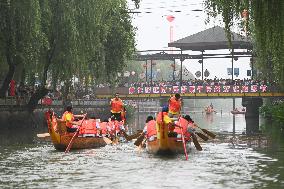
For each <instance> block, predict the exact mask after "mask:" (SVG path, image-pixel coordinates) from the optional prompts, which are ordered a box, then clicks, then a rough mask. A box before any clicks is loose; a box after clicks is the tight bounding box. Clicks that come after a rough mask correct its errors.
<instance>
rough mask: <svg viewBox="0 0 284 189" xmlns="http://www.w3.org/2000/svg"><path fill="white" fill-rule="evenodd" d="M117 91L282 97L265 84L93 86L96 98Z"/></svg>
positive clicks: (122, 94) (150, 94) (123, 93)
mask: <svg viewBox="0 0 284 189" xmlns="http://www.w3.org/2000/svg"><path fill="white" fill-rule="evenodd" d="M114 93H119V95H120V97H121V98H123V99H140V98H168V97H169V96H170V95H172V94H174V93H180V94H181V96H182V98H184V99H193V98H196V99H208V98H243V97H249V98H271V97H284V92H281V91H277V90H276V89H275V88H274V87H269V86H266V85H260V86H258V85H242V86H241V85H223V86H211V85H202V86H192V85H191V86H166V87H117V88H114V89H112V88H109V87H103V88H95V91H94V96H95V98H97V99H106V98H112V97H113V96H114Z"/></svg>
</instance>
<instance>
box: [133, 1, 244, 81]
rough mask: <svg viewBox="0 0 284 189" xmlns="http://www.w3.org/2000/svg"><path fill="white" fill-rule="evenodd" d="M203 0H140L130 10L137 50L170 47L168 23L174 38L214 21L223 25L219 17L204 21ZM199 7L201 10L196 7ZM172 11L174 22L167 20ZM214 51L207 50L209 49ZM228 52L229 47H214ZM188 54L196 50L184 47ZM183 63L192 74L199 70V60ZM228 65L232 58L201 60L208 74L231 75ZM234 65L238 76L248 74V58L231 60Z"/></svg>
mask: <svg viewBox="0 0 284 189" xmlns="http://www.w3.org/2000/svg"><path fill="white" fill-rule="evenodd" d="M202 2H203V0H141V3H140V8H139V9H138V10H137V9H136V10H135V11H140V12H141V13H138V14H133V24H134V26H135V27H137V31H136V43H137V49H138V50H156V49H169V48H168V47H167V45H168V43H169V42H170V25H171V24H172V26H173V41H175V40H178V39H181V38H184V37H187V36H189V35H192V34H195V33H197V32H200V31H203V30H205V29H208V28H211V27H213V26H214V25H219V26H223V23H222V22H221V21H220V20H215V19H211V21H210V23H209V24H205V20H206V19H207V15H206V13H205V12H204V8H203V4H202ZM129 5H130V8H134V5H133V3H131V2H130V3H129ZM198 10H201V11H198ZM168 15H173V16H174V17H175V19H174V21H173V22H171V23H170V22H169V21H168V20H167V19H166V17H167V16H168ZM212 52H214V51H211V52H210V51H208V53H212ZM217 52H222V53H224V52H228V51H215V52H214V53H217ZM186 53H188V54H196V52H192V51H186ZM184 65H185V66H186V67H187V69H188V70H189V71H191V72H192V73H193V74H194V73H195V72H196V71H201V64H199V63H198V60H186V61H184ZM229 67H231V59H209V60H208V59H207V60H205V61H204V70H205V69H208V70H209V72H210V76H209V78H214V77H215V76H217V77H218V78H231V76H228V75H227V68H229ZM234 67H236V68H237V67H238V68H239V69H240V75H239V76H238V78H240V79H242V78H247V76H246V74H247V70H249V69H250V66H249V59H248V58H241V59H239V60H238V61H235V62H234Z"/></svg>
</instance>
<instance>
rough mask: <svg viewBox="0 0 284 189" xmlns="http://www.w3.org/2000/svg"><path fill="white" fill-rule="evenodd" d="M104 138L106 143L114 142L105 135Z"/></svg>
mask: <svg viewBox="0 0 284 189" xmlns="http://www.w3.org/2000/svg"><path fill="white" fill-rule="evenodd" d="M103 140H104V141H105V143H106V144H112V141H111V140H110V139H109V138H107V137H103Z"/></svg>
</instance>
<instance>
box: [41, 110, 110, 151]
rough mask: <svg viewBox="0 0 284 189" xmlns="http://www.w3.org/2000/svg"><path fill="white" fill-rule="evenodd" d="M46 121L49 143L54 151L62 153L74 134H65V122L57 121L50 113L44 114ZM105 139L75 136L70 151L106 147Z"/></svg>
mask: <svg viewBox="0 0 284 189" xmlns="http://www.w3.org/2000/svg"><path fill="white" fill-rule="evenodd" d="M46 119H47V124H48V132H49V134H50V138H51V141H52V143H53V145H54V147H55V149H56V150H59V151H64V150H65V149H66V148H67V146H68V144H69V142H70V141H71V139H72V137H73V135H74V133H67V132H66V126H65V122H63V121H62V120H60V119H57V118H56V117H55V116H54V115H52V114H51V113H50V112H47V113H46ZM104 138H105V137H98V136H91V137H90V136H87V137H86V136H85V137H83V136H80V135H79V136H77V137H76V138H75V139H74V143H73V145H72V148H71V149H88V148H98V147H103V146H106V145H107V142H106V141H105V139H104Z"/></svg>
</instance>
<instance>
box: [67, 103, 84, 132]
mask: <svg viewBox="0 0 284 189" xmlns="http://www.w3.org/2000/svg"><path fill="white" fill-rule="evenodd" d="M72 110H73V107H72V106H71V105H68V106H67V107H66V111H65V112H64V113H63V115H62V120H63V121H65V124H66V129H67V132H69V133H73V132H76V131H77V129H78V126H79V125H81V122H79V121H78V122H77V121H75V118H82V117H84V116H85V115H74V114H73V111H72Z"/></svg>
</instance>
